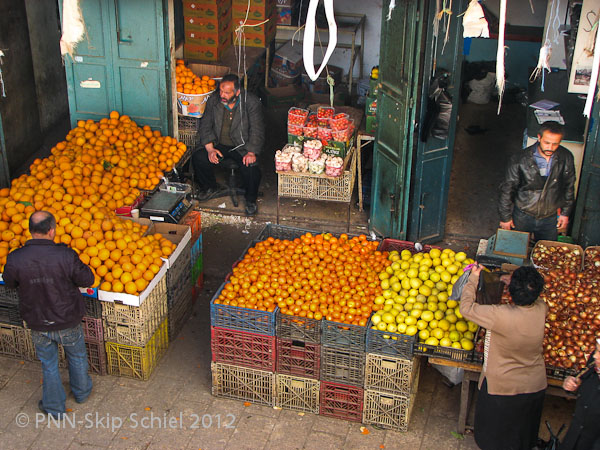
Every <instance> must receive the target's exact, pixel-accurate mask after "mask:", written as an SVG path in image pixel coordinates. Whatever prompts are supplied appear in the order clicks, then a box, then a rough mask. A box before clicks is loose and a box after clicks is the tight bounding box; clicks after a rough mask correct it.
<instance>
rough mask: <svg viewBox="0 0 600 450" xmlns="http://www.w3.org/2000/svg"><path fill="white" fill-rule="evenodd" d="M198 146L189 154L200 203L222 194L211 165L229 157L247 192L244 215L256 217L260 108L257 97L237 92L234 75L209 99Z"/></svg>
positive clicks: (261, 127)
mask: <svg viewBox="0 0 600 450" xmlns="http://www.w3.org/2000/svg"><path fill="white" fill-rule="evenodd" d="M198 137H199V141H200V144H199V146H198V147H197V148H196V150H195V152H194V154H193V155H192V164H193V165H194V173H195V178H196V181H197V182H198V184H199V185H200V188H201V189H202V190H203V193H202V194H201V195H200V200H208V199H210V198H215V197H219V196H221V195H222V188H221V187H219V185H218V184H217V181H216V179H215V175H214V173H213V168H212V164H219V162H220V161H221V159H224V158H231V159H233V160H234V161H236V162H237V163H238V165H239V166H240V172H241V175H242V178H243V183H244V184H243V187H244V190H245V191H246V193H245V200H246V214H247V215H248V216H252V215H254V214H256V211H257V206H256V197H257V195H258V186H259V184H260V178H261V173H260V168H259V167H258V163H257V161H256V158H257V156H258V154H259V153H260V151H261V150H262V147H263V145H264V141H265V132H264V123H263V114H262V105H261V103H260V100H259V99H258V97H256V96H255V95H254V94H251V93H249V92H246V91H243V90H241V89H240V80H239V78H238V77H237V75H233V74H230V75H225V76H224V77H223V78H222V80H221V83H220V84H219V91H218V92H215V93H214V94H212V95H211V96H210V98H209V99H208V102H207V103H206V109H205V111H204V116H203V117H202V119H201V120H200V130H199V132H198Z"/></svg>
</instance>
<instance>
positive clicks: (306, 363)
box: [277, 338, 321, 379]
mask: <svg viewBox="0 0 600 450" xmlns="http://www.w3.org/2000/svg"><path fill="white" fill-rule="evenodd" d="M320 366H321V346H320V345H319V344H312V343H308V342H302V341H291V340H287V339H280V338H277V373H282V374H286V375H295V376H298V377H304V378H314V379H318V378H319V376H320V371H319V369H320Z"/></svg>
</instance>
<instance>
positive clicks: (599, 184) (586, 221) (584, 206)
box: [572, 102, 600, 248]
mask: <svg viewBox="0 0 600 450" xmlns="http://www.w3.org/2000/svg"><path fill="white" fill-rule="evenodd" d="M590 124H591V129H590V131H589V133H588V137H587V142H586V144H585V154H584V156H583V164H582V166H581V175H580V179H579V189H578V191H577V204H576V207H575V216H574V218H573V233H572V234H573V237H574V238H575V240H576V241H577V242H578V243H579V245H581V246H582V247H583V248H585V247H588V246H590V245H600V227H599V226H598V224H599V223H600V104H599V103H598V102H595V104H594V108H593V109H592V115H591V118H590Z"/></svg>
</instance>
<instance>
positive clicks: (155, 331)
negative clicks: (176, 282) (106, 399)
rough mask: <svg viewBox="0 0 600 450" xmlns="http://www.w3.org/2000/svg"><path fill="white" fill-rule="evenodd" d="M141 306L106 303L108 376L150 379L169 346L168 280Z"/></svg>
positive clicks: (105, 334) (103, 312) (104, 304)
mask: <svg viewBox="0 0 600 450" xmlns="http://www.w3.org/2000/svg"><path fill="white" fill-rule="evenodd" d="M160 274H161V272H159V274H158V275H157V276H161V278H160V281H159V282H158V283H157V284H156V286H155V287H154V288H153V289H152V291H151V292H150V293H149V294H148V296H147V297H146V298H145V299H144V300H143V302H142V303H141V304H140V306H128V305H124V304H121V303H120V302H118V301H116V300H115V301H113V302H111V301H103V302H102V321H103V326H104V339H105V347H106V357H107V367H108V373H109V374H111V375H117V376H124V377H130V378H137V379H140V380H147V379H148V378H150V375H151V374H152V371H153V370H154V368H155V367H156V366H157V364H158V361H159V360H160V358H161V357H162V355H163V354H164V353H165V352H166V350H167V347H168V345H169V334H168V324H167V322H168V317H167V277H166V274H164V275H160Z"/></svg>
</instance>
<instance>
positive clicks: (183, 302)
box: [168, 289, 194, 342]
mask: <svg viewBox="0 0 600 450" xmlns="http://www.w3.org/2000/svg"><path fill="white" fill-rule="evenodd" d="M193 306H194V304H193V299H192V289H188V290H187V291H186V292H185V293H184V294H183V297H181V298H179V299H178V300H176V301H175V303H174V304H173V306H172V308H171V309H169V312H168V318H169V342H173V340H174V339H175V337H176V336H177V335H178V334H179V332H180V331H181V329H182V328H183V326H184V325H185V323H186V322H187V320H188V319H189V317H190V315H191V314H192V310H193Z"/></svg>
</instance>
